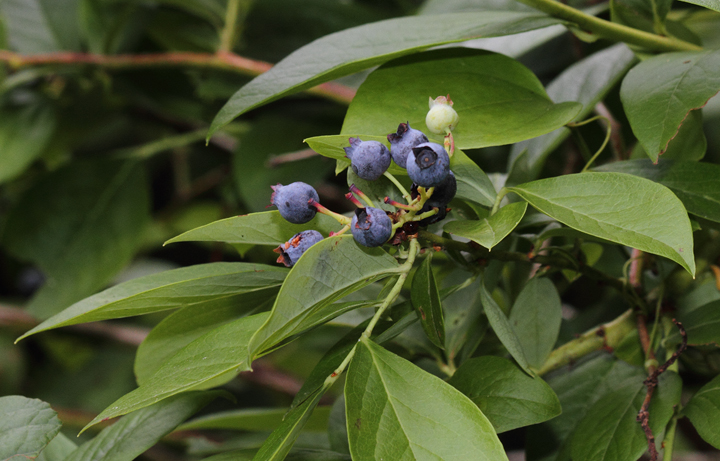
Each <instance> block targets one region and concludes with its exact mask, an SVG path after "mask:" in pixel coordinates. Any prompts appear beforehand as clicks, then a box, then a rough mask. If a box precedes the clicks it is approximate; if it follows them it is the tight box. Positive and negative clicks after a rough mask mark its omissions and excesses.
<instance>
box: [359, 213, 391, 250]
mask: <svg viewBox="0 0 720 461" xmlns="http://www.w3.org/2000/svg"><path fill="white" fill-rule="evenodd" d="M350 230H351V231H352V235H353V237H354V238H355V240H356V241H357V242H358V243H359V244H360V245H363V246H366V247H379V246H380V245H382V244H383V243H385V242H387V241H388V239H389V238H390V236H391V235H392V220H391V219H390V217H389V216H388V215H387V213H385V211H383V210H381V209H379V208H372V207H366V208H358V209H357V210H355V216H353V218H352V221H351V222H350Z"/></svg>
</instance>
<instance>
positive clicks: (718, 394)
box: [683, 376, 720, 449]
mask: <svg viewBox="0 0 720 461" xmlns="http://www.w3.org/2000/svg"><path fill="white" fill-rule="evenodd" d="M683 413H684V414H685V415H686V416H687V417H688V419H690V422H692V424H693V426H695V429H696V430H697V431H698V434H700V437H702V438H703V440H705V441H706V442H707V443H709V444H710V445H712V446H714V447H715V448H718V449H720V376H716V377H715V378H714V379H713V380H712V381H710V382H709V383H707V384H706V385H704V386H703V387H702V388H700V390H699V391H697V392H696V393H695V395H693V396H692V398H691V399H690V401H689V402H688V403H687V405H686V406H685V408H683Z"/></svg>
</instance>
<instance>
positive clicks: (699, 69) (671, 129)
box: [620, 50, 720, 161]
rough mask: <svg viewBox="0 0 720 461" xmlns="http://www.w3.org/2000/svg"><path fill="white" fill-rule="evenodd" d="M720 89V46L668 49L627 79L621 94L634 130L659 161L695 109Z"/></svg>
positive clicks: (629, 73) (644, 145) (652, 155)
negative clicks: (684, 50)
mask: <svg viewBox="0 0 720 461" xmlns="http://www.w3.org/2000/svg"><path fill="white" fill-rule="evenodd" d="M719 90H720V50H709V51H697V52H692V51H687V52H679V53H664V54H662V55H659V56H655V57H652V58H649V59H646V60H645V61H643V62H641V63H640V64H638V65H637V66H635V67H634V68H633V69H632V70H631V71H630V72H628V74H627V76H626V77H625V79H624V80H623V83H622V87H621V88H620V97H621V99H622V102H623V107H624V108H625V114H626V115H627V117H628V120H629V122H630V126H631V127H632V130H633V133H634V134H635V136H636V137H637V138H638V140H639V141H640V143H641V144H642V145H643V147H644V148H645V151H646V152H647V154H648V156H649V157H650V159H651V160H653V161H657V159H658V156H659V155H662V153H663V152H665V150H666V149H667V146H668V143H669V142H670V140H671V139H672V138H674V137H675V135H676V134H677V132H678V129H679V128H680V125H681V124H682V123H683V121H684V120H685V118H686V117H687V116H688V114H689V113H690V111H691V110H695V109H699V108H701V107H702V106H704V105H705V103H706V102H707V101H708V99H710V98H711V97H712V96H714V95H715V94H716V93H717V92H718V91H719Z"/></svg>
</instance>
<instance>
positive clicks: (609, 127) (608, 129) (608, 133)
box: [580, 115, 612, 173]
mask: <svg viewBox="0 0 720 461" xmlns="http://www.w3.org/2000/svg"><path fill="white" fill-rule="evenodd" d="M593 118H596V119H599V118H601V119H605V121H606V122H607V127H606V132H605V140H604V141H603V143H602V145H601V146H600V149H598V150H597V152H595V154H594V155H593V156H592V157H590V160H588V162H587V163H586V164H585V168H583V169H582V171H580V173H585V172H586V171H587V169H588V168H590V165H592V164H593V162H594V161H595V159H596V158H598V156H599V155H600V154H601V153H602V151H603V150H605V146H607V143H608V142H609V141H610V136H612V125H611V124H610V120H608V119H606V118H605V117H603V116H602V115H598V116H597V117H593Z"/></svg>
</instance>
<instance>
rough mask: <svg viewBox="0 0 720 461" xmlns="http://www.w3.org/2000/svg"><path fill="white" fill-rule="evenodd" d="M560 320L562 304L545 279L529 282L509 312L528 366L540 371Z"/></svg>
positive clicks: (553, 343) (552, 345)
mask: <svg viewBox="0 0 720 461" xmlns="http://www.w3.org/2000/svg"><path fill="white" fill-rule="evenodd" d="M561 321H562V305H561V301H560V296H559V295H558V292H557V290H556V289H555V285H554V284H553V283H552V282H551V281H550V280H549V279H547V278H544V277H534V278H532V279H530V280H529V281H528V282H527V283H526V284H525V286H524V287H523V289H522V291H521V292H520V294H519V295H518V297H517V299H516V300H515V304H513V307H512V310H510V323H511V324H512V326H513V329H514V330H515V334H516V335H517V337H518V339H519V340H520V345H521V346H522V348H523V351H524V352H525V357H526V358H527V361H528V363H529V364H530V365H531V366H533V367H535V368H540V367H541V366H542V364H543V363H544V362H545V359H546V358H547V357H548V355H550V352H551V351H552V350H553V347H554V346H555V342H556V341H557V338H558V333H559V332H560V322H561Z"/></svg>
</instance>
